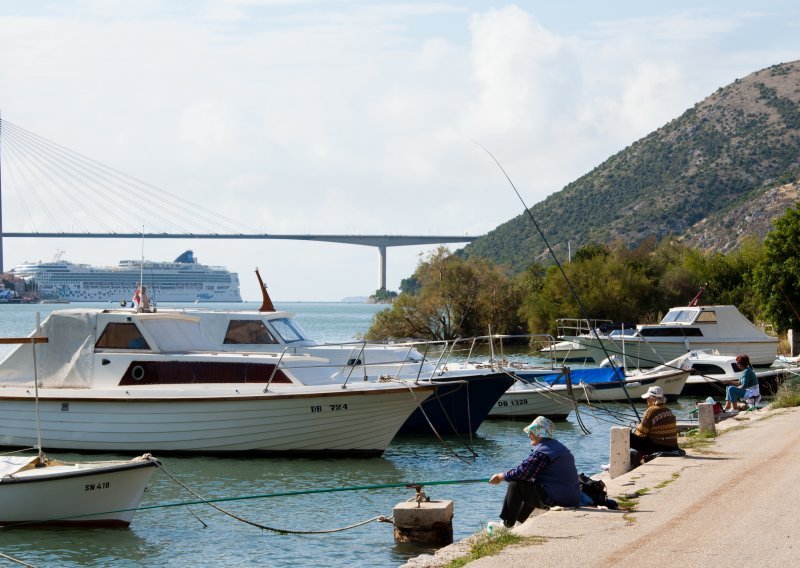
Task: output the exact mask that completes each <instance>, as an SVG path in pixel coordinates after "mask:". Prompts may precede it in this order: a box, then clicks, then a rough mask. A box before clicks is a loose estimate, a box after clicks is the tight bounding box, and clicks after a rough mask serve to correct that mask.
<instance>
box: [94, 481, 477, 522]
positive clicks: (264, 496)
mask: <svg viewBox="0 0 800 568" xmlns="http://www.w3.org/2000/svg"><path fill="white" fill-rule="evenodd" d="M488 482H489V480H488V479H487V478H484V479H451V480H446V481H423V482H420V483H383V484H380V485H355V486H351V487H329V488H327V489H306V490H304V491H282V492H280V493H263V494H260V495H243V496H241V497H218V498H215V499H202V500H200V501H178V502H176V503H162V504H160V505H147V506H144V507H138V508H136V509H123V510H126V511H130V510H137V511H145V510H147V509H164V508H168V507H183V506H186V505H202V504H205V503H224V502H226V501H247V500H250V499H270V498H272V497H290V496H293V495H313V494H316V493H338V492H341V491H365V490H371V489H392V488H397V487H404V488H407V487H413V486H414V485H421V486H426V485H458V484H462V483H488ZM110 512H112V513H117V512H121V511H110ZM95 514H96V513H95Z"/></svg>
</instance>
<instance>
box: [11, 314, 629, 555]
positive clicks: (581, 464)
mask: <svg viewBox="0 0 800 568" xmlns="http://www.w3.org/2000/svg"><path fill="white" fill-rule="evenodd" d="M69 307H75V306H64V305H18V306H8V305H5V306H0V337H9V336H16V335H26V334H27V333H28V332H29V331H30V330H31V329H33V327H34V325H35V322H36V312H37V311H38V312H41V317H42V319H44V317H45V315H46V313H49V312H50V311H51V310H53V309H59V308H69ZM246 307H249V308H252V307H254V306H253V305H252V304H251V305H246ZM255 307H257V306H255ZM277 307H278V309H284V310H289V311H292V312H294V313H295V314H297V318H298V320H300V321H301V323H302V324H303V326H304V327H305V328H306V331H308V332H309V333H310V334H311V335H312V336H313V337H315V338H316V339H318V340H320V341H348V340H353V339H357V338H358V336H359V335H360V334H363V333H364V332H365V331H366V330H367V328H368V327H369V324H370V321H371V318H372V316H373V315H374V314H375V313H376V312H377V311H379V310H381V309H383V307H381V306H374V305H367V304H339V303H291V304H288V303H287V304H279V305H278V306H277ZM0 347H5V346H0ZM0 356H2V351H0ZM608 410H609V411H610V412H606V411H598V412H596V413H594V414H593V413H591V412H584V413H582V418H583V422H584V424H585V425H586V426H588V428H589V429H590V430H591V431H592V434H591V435H585V434H583V433H582V432H581V429H580V428H579V426H578V424H577V421H576V419H575V417H574V414H573V415H570V420H569V421H567V422H560V423H558V424H557V425H556V436H557V437H558V438H559V439H560V440H561V441H562V442H564V443H565V444H566V445H567V446H568V447H569V448H571V449H572V451H573V453H574V454H575V457H576V461H577V464H578V469H579V471H583V472H586V473H587V474H591V473H595V472H597V471H599V468H600V464H601V463H605V462H607V461H608V432H609V427H610V426H611V425H612V422H613V424H616V425H619V422H618V421H617V422H614V421H613V416H617V413H619V419H621V420H631V416H630V414H631V410H630V408H629V407H626V406H624V405H613V406H610V407H609V408H608ZM612 415H613V416H612ZM525 424H527V420H526V421H524V422H522V421H511V420H502V421H500V420H498V421H487V422H484V424H483V425H481V427H480V429H479V431H478V434H477V435H476V436H475V437H473V439H472V440H469V439H464V440H460V439H458V438H448V439H447V442H448V444H449V445H450V446H451V448H453V449H454V450H455V451H456V452H457V453H458V454H459V455H460V456H462V457H463V458H467V457H469V456H470V452H469V451H468V450H467V449H466V445H469V446H471V447H472V448H473V449H474V451H475V452H476V453H477V457H476V458H474V459H470V460H467V462H466V463H465V461H463V460H462V459H459V457H457V456H455V455H453V454H452V453H450V452H449V451H448V450H447V449H446V448H444V447H443V446H442V445H441V444H440V443H439V442H438V441H437V440H436V439H435V438H408V437H406V438H399V439H397V440H395V441H394V442H392V444H391V445H390V446H389V449H388V450H387V451H386V452H385V453H384V455H383V456H382V457H380V458H371V459H343V460H341V459H337V460H325V459H315V460H307V459H275V458H253V459H241V458H207V457H196V458H182V457H172V456H169V457H167V458H165V459H164V460H163V463H164V466H165V467H166V469H167V470H168V471H170V472H171V473H172V474H173V475H175V476H176V477H178V478H179V479H180V480H181V481H182V482H183V483H184V484H185V485H187V486H188V487H190V488H191V489H192V490H193V491H195V492H197V493H199V494H200V495H202V496H203V497H206V498H220V497H224V498H228V497H241V496H250V495H268V494H273V493H280V492H286V491H302V490H308V489H320V488H334V487H347V486H364V485H379V484H394V483H416V482H424V481H445V480H464V479H488V477H489V476H490V475H491V474H492V473H494V472H496V471H501V470H503V469H506V468H508V467H512V466H515V465H516V464H517V463H519V461H520V460H522V459H523V458H524V457H525V456H526V455H527V453H528V440H527V437H526V436H525V435H524V434H523V433H522V431H521V428H522V426H524V425H525ZM44 446H45V449H46V447H47V441H46V440H45V441H44ZM53 455H54V457H64V458H66V459H90V460H91V459H102V456H89V457H87V456H77V455H64V454H53ZM107 457H110V456H107ZM427 492H428V495H429V496H431V498H433V499H453V500H454V501H455V518H454V533H455V538H456V539H461V538H464V537H466V536H468V535H470V534H472V533H474V532H476V531H478V530H480V528H481V523H485V522H486V521H488V520H492V519H496V518H497V515H498V513H499V508H500V502H501V500H502V497H503V492H504V487H503V486H490V485H488V484H487V483H471V484H458V485H456V484H453V485H438V486H429V487H428V488H427ZM411 496H412V490H410V489H405V488H390V489H375V490H362V491H356V492H342V493H325V494H316V495H300V496H291V497H274V498H261V499H254V500H240V501H231V502H224V503H220V504H219V505H220V506H221V507H223V508H225V509H227V510H230V511H231V512H233V513H235V514H237V515H238V516H241V517H245V518H247V519H249V520H252V521H255V522H257V523H260V524H263V525H267V526H271V527H276V528H283V529H290V530H322V529H334V528H339V527H344V526H347V525H351V524H355V523H358V522H360V521H363V520H366V519H369V518H372V517H375V516H378V515H385V516H387V517H388V516H391V514H392V508H393V507H394V506H395V505H396V504H397V503H399V502H401V501H404V500H406V499H407V498H409V497H411ZM192 500H194V497H192V495H190V494H189V493H187V492H186V491H185V490H184V489H182V488H181V487H179V486H178V485H177V484H176V483H175V482H174V481H173V480H171V479H170V478H169V477H168V476H167V475H165V474H164V473H163V472H156V474H155V475H154V477H153V480H152V482H151V484H150V487H149V489H148V493H147V495H146V496H145V499H144V501H143V503H142V505H143V506H148V505H158V504H166V503H175V502H181V501H192ZM198 519H199V520H198ZM0 552H2V553H4V554H8V555H11V556H13V557H16V558H19V559H22V560H24V561H26V562H28V563H30V564H33V565H37V566H89V565H91V566H111V565H114V566H140V565H143V564H149V565H155V566H164V565H170V566H212V565H213V566H239V565H241V564H242V563H243V562H248V563H251V564H255V565H258V566H290V565H291V566H314V565H320V564H325V565H328V566H344V565H348V566H351V565H355V566H396V565H399V564H402V563H403V562H404V561H405V560H406V559H407V558H408V557H409V556H412V555H415V554H417V553H419V552H421V550H418V549H417V550H414V549H403V548H399V547H396V546H395V545H394V537H393V529H392V526H391V525H390V524H387V523H369V524H367V525H364V526H362V527H359V528H357V529H354V530H349V531H345V532H338V533H333V534H324V535H311V536H309V535H288V536H287V535H277V534H274V533H270V532H264V531H261V530H259V529H257V528H254V527H252V526H249V525H246V524H243V523H240V522H237V521H235V520H233V519H231V518H230V517H228V516H225V515H222V514H221V513H219V512H217V511H214V510H213V509H211V508H210V507H208V506H203V505H193V506H191V507H185V506H181V507H170V508H157V509H150V510H145V511H140V512H139V513H137V514H136V516H135V517H134V520H133V523H132V525H131V526H130V528H128V529H115V530H109V529H91V530H88V529H67V530H65V529H0Z"/></svg>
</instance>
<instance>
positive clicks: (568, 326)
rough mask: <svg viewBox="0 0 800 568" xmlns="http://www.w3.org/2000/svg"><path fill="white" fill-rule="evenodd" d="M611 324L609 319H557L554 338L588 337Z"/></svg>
mask: <svg viewBox="0 0 800 568" xmlns="http://www.w3.org/2000/svg"><path fill="white" fill-rule="evenodd" d="M613 324H614V322H613V321H612V320H609V319H584V318H558V319H557V320H556V336H557V337H569V336H580V335H590V334H591V333H592V332H593V331H596V330H598V329H601V328H602V327H604V326H607V325H613Z"/></svg>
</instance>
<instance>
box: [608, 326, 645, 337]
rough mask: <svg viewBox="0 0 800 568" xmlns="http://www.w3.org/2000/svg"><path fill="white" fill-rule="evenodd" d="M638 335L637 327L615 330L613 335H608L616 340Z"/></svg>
mask: <svg viewBox="0 0 800 568" xmlns="http://www.w3.org/2000/svg"><path fill="white" fill-rule="evenodd" d="M637 333H638V331H637V329H636V328H635V327H629V328H625V329H615V330H614V331H612V332H611V333H609V334H608V336H609V337H614V338H625V337H634V336H635V335H636V334H637Z"/></svg>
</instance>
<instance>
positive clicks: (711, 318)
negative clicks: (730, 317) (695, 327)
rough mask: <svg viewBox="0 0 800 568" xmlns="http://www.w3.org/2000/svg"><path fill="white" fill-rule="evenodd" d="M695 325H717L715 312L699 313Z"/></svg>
mask: <svg viewBox="0 0 800 568" xmlns="http://www.w3.org/2000/svg"><path fill="white" fill-rule="evenodd" d="M697 323H717V312H700V315H699V316H697Z"/></svg>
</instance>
